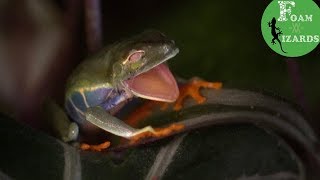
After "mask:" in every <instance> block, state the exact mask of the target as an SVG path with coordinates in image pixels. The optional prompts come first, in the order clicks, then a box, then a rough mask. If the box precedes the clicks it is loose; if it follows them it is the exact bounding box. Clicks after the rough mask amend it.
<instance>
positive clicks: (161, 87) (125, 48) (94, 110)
mask: <svg viewBox="0 0 320 180" xmlns="http://www.w3.org/2000/svg"><path fill="white" fill-rule="evenodd" d="M178 52H179V49H178V48H177V47H176V45H175V43H174V41H172V40H170V39H168V38H167V37H166V36H165V35H163V34H162V33H160V32H158V31H146V32H143V33H142V34H139V35H137V36H134V37H132V38H130V39H127V40H124V41H120V42H117V43H115V44H113V45H111V46H109V47H107V48H105V49H103V50H102V51H101V52H100V53H98V54H97V55H95V56H94V57H91V58H89V59H87V60H85V61H83V62H82V63H81V64H80V65H79V66H78V67H77V68H76V69H75V70H74V72H73V73H72V74H71V76H70V78H69V79H68V81H67V89H66V96H65V108H66V110H67V113H68V115H69V116H70V117H71V118H72V119H73V120H74V121H76V122H77V124H78V125H79V127H80V132H81V131H82V132H89V133H90V132H92V131H95V130H96V129H97V128H100V129H103V130H105V131H108V132H110V133H112V134H115V135H118V136H121V137H124V138H131V137H133V136H135V135H138V134H140V133H144V132H154V130H153V128H152V127H151V126H148V127H145V128H142V129H135V128H133V127H131V126H129V125H127V124H125V123H124V122H123V121H122V120H120V119H118V118H116V117H114V116H113V114H114V113H115V112H117V111H118V110H119V109H120V108H121V107H122V106H123V105H124V104H125V103H126V102H128V101H129V100H130V99H131V98H133V97H140V98H144V99H149V100H155V101H162V102H174V101H176V100H177V98H178V96H179V89H178V86H177V83H176V80H175V78H174V77H173V75H172V74H171V72H170V70H169V68H168V67H167V65H166V64H165V62H166V61H167V60H169V59H170V58H172V57H174V56H175V55H176V54H177V53H178ZM73 126H74V125H73ZM75 128H76V127H75ZM72 130H73V129H71V131H72ZM74 132H77V131H74ZM71 134H72V133H71ZM73 137H75V135H74V134H73Z"/></svg>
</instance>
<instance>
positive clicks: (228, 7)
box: [0, 0, 320, 130]
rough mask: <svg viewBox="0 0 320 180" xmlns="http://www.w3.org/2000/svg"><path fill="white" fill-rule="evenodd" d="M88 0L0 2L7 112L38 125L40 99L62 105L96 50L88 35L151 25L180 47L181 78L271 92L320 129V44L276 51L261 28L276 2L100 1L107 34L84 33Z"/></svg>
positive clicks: (175, 66)
mask: <svg viewBox="0 0 320 180" xmlns="http://www.w3.org/2000/svg"><path fill="white" fill-rule="evenodd" d="M21 2H22V3H21ZM86 2H88V1H76V0H70V1H41V0H38V1H18V0H15V1H3V2H1V3H0V83H1V86H0V93H1V94H0V100H1V101H0V109H1V111H2V112H5V113H7V114H10V116H14V117H16V118H18V119H20V120H21V121H24V122H27V123H28V124H31V125H33V126H39V123H40V122H41V120H39V118H38V120H37V114H38V113H39V112H41V103H42V101H43V100H44V99H45V98H46V97H49V96H51V97H54V98H55V99H56V100H57V101H58V102H59V103H60V104H61V103H62V102H63V91H64V84H65V81H66V78H67V77H68V75H69V74H70V73H71V71H72V69H73V68H74V67H75V66H76V65H77V64H78V63H80V62H81V61H82V60H83V59H84V58H85V57H86V56H88V55H90V54H92V53H93V52H94V51H95V50H96V49H97V48H91V50H90V44H89V43H88V41H90V39H91V40H92V39H93V41H95V40H94V37H97V39H99V37H101V38H102V40H101V42H102V43H101V44H103V45H107V44H110V43H112V42H114V41H116V40H119V39H123V38H125V37H128V36H131V35H133V34H136V33H139V32H141V31H143V30H145V29H150V28H151V29H158V30H160V31H162V32H163V33H165V34H167V35H168V36H169V37H170V38H172V39H174V40H175V41H176V43H177V45H178V47H179V48H180V53H179V54H178V55H177V56H176V57H175V58H174V59H172V60H170V61H169V65H170V68H171V70H172V71H173V73H174V74H175V75H177V76H180V77H183V78H186V79H189V78H191V77H194V76H198V77H201V78H203V79H205V80H209V81H221V82H223V83H224V87H228V88H240V89H258V90H260V89H262V90H266V91H269V92H273V93H275V94H278V95H279V96H282V97H284V98H287V99H289V100H291V101H292V102H294V103H296V104H298V105H299V106H300V107H301V109H302V110H304V111H305V112H306V114H307V116H309V117H310V122H311V123H312V124H313V125H314V127H315V128H317V130H318V129H319V124H320V123H319V122H318V118H319V110H320V93H319V92H320V84H319V80H318V78H319V75H320V58H319V57H320V56H319V52H320V50H319V47H317V48H316V49H315V50H313V51H312V52H311V53H309V54H307V55H305V56H303V57H299V58H286V57H283V56H281V55H278V54H276V53H275V52H273V51H272V50H271V49H270V48H269V47H268V45H267V44H266V43H265V41H264V39H263V37H262V34H261V30H260V21H261V17H262V14H263V12H264V9H265V8H266V7H267V5H268V4H269V3H270V2H271V1H253V0H251V1H211V0H203V1H192V0H183V1H182V0H176V1H168V0H161V1H160V0H153V1H151V0H140V1H129V0H125V1H115V0H114V1H102V2H101V5H100V6H98V9H100V10H101V17H100V18H101V22H102V25H101V26H98V27H102V33H101V34H102V36H99V35H98V36H95V35H94V34H92V33H91V32H88V31H86V30H85V27H86V26H87V25H88V24H90V23H96V22H95V21H97V19H96V20H92V19H91V20H90V21H88V20H87V19H86V18H85V17H86V11H88V5H87V4H86ZM94 2H98V1H96V0H94ZM317 3H318V4H319V1H317ZM98 22H99V21H98ZM98 24H99V23H98ZM88 39H89V40H88ZM97 44H98V45H97V47H99V46H100V44H99V43H97ZM40 124H41V123H40Z"/></svg>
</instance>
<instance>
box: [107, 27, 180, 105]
mask: <svg viewBox="0 0 320 180" xmlns="http://www.w3.org/2000/svg"><path fill="white" fill-rule="evenodd" d="M113 48H115V49H112V50H111V52H113V57H114V59H116V61H115V62H114V63H113V67H112V68H113V70H112V71H113V72H112V78H113V83H114V84H115V85H117V86H119V85H120V86H121V87H123V88H124V89H126V90H127V91H128V92H130V93H132V94H133V95H135V96H138V97H141V98H145V99H150V100H157V101H165V102H173V101H175V100H176V99H177V98H178V96H179V90H178V86H177V83H176V81H175V79H174V77H173V75H172V74H171V72H170V70H169V68H168V67H167V66H166V65H165V64H164V62H166V61H167V60H168V59H170V58H172V57H174V56H175V55H176V54H177V53H178V52H179V49H178V48H177V47H176V46H175V43H174V41H172V40H170V39H168V38H167V37H165V35H163V34H162V33H160V32H158V31H146V32H143V33H142V34H140V35H138V36H135V37H133V38H131V39H129V40H126V41H123V42H119V43H117V44H116V45H115V46H114V47H113Z"/></svg>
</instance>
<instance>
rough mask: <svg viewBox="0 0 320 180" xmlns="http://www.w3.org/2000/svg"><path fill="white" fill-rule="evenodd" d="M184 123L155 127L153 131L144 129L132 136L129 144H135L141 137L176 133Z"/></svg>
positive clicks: (155, 136) (160, 136) (182, 127)
mask: <svg viewBox="0 0 320 180" xmlns="http://www.w3.org/2000/svg"><path fill="white" fill-rule="evenodd" d="M184 127H185V126H184V125H183V124H178V123H174V124H171V125H170V126H168V127H165V128H155V129H154V131H153V132H151V131H146V132H143V133H141V134H138V135H136V136H133V137H132V138H131V139H130V142H129V144H135V143H137V142H138V141H140V140H142V139H147V138H162V137H166V136H169V135H171V134H173V133H177V132H180V131H182V130H183V129H184Z"/></svg>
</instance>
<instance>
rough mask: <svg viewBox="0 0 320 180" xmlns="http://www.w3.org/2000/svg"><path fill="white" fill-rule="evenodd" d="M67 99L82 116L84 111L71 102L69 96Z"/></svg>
mask: <svg viewBox="0 0 320 180" xmlns="http://www.w3.org/2000/svg"><path fill="white" fill-rule="evenodd" d="M69 101H70V103H71V105H72V106H73V108H74V109H75V110H76V111H77V112H78V113H80V114H81V115H82V116H84V112H82V111H81V110H80V109H79V108H78V107H77V106H76V105H75V104H74V103H73V101H72V99H71V98H69Z"/></svg>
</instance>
